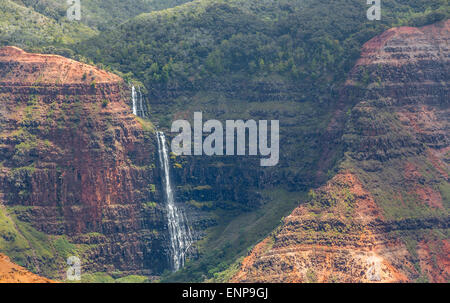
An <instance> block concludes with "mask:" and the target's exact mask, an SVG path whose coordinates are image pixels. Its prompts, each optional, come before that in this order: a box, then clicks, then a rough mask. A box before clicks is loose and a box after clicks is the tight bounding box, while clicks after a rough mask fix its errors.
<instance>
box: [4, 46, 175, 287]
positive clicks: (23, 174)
mask: <svg viewBox="0 0 450 303" xmlns="http://www.w3.org/2000/svg"><path fill="white" fill-rule="evenodd" d="M129 96H130V92H129V89H128V88H127V87H126V85H125V84H124V83H123V81H122V80H121V79H120V78H119V77H118V76H116V75H113V74H110V73H107V72H105V71H101V70H99V69H97V68H95V67H92V66H88V65H85V64H82V63H79V62H75V61H73V60H69V59H66V58H63V57H60V56H54V55H38V54H29V53H26V52H24V51H22V50H20V49H18V48H14V47H6V48H3V49H0V206H2V207H1V209H0V215H1V216H2V217H3V218H5V222H8V225H7V227H5V228H3V229H2V230H1V233H0V244H1V245H0V250H1V251H2V252H3V253H5V254H7V255H8V256H9V257H11V258H12V259H14V261H17V262H18V263H19V264H21V265H24V266H26V267H27V268H29V269H31V270H33V271H34V272H36V273H40V274H44V275H45V276H48V277H52V278H63V277H64V275H65V271H66V268H67V264H66V258H67V257H68V256H71V255H77V256H80V257H81V259H82V267H83V270H84V271H85V272H96V271H99V272H108V273H111V272H116V273H118V274H119V275H125V274H129V273H142V274H149V275H151V274H155V273H160V272H161V271H162V270H164V269H165V268H167V266H168V264H167V246H166V244H165V243H166V241H165V240H164V238H165V237H166V234H167V233H166V225H165V219H164V214H163V209H164V205H160V203H159V201H162V200H163V199H160V193H159V190H158V188H159V182H157V181H156V180H159V177H158V176H157V174H159V172H158V170H157V169H155V163H157V161H156V158H155V157H156V148H155V141H154V136H153V133H152V129H151V128H152V126H151V124H150V123H149V122H147V121H144V120H137V119H136V118H135V117H134V116H133V115H132V114H131V110H130V107H129V105H127V103H129V102H130V101H129V100H130V97H129Z"/></svg>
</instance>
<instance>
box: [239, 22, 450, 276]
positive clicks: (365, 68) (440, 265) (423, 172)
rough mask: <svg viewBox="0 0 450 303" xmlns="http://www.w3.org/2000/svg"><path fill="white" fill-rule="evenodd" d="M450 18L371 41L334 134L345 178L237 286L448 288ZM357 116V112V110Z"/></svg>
mask: <svg viewBox="0 0 450 303" xmlns="http://www.w3.org/2000/svg"><path fill="white" fill-rule="evenodd" d="M449 30H450V21H448V20H447V21H445V22H440V23H437V24H434V25H431V26H426V27H423V28H409V27H401V28H393V29H390V30H388V31H387V32H385V33H383V34H382V35H380V36H378V37H375V38H374V39H372V40H370V41H369V42H368V43H366V44H365V46H364V48H363V52H362V55H361V59H360V60H359V61H358V62H357V64H356V66H355V67H354V69H353V70H352V72H351V74H350V77H349V79H348V81H347V83H346V87H345V88H343V89H342V92H341V96H340V98H339V100H338V102H339V103H340V104H341V105H342V108H343V110H341V111H338V112H337V113H336V116H335V118H334V119H333V120H332V122H331V123H330V127H329V128H328V137H329V139H330V143H327V144H328V147H327V146H325V148H324V151H325V152H324V155H323V158H324V159H326V156H327V152H326V151H327V150H332V147H333V146H336V145H337V144H336V143H337V141H339V140H341V141H342V142H343V143H344V145H345V146H344V160H343V161H342V163H341V165H340V168H339V173H338V174H337V175H336V176H335V177H334V178H333V179H331V180H330V181H329V182H328V183H327V184H326V185H325V186H323V187H320V188H319V189H317V190H315V191H314V192H311V202H310V203H308V204H306V205H302V206H299V207H298V208H297V209H296V210H294V212H292V214H291V215H290V216H289V217H287V218H286V219H285V220H284V224H283V225H282V226H281V227H280V228H279V229H278V230H276V231H274V232H273V234H272V236H271V237H269V238H267V239H266V240H264V241H263V242H261V243H260V244H258V245H257V246H256V247H255V248H254V250H253V251H252V253H251V254H250V255H249V256H248V257H247V258H246V259H245V260H244V261H243V263H242V266H241V270H240V271H239V272H238V273H237V274H236V275H235V276H234V277H233V279H232V280H233V281H246V282H249V281H251V282H255V281H264V282H280V281H283V282H305V281H318V282H331V281H341V282H380V281H381V282H400V281H415V280H418V281H433V282H447V281H448V279H449V277H450V267H449V253H450V252H449V237H448V231H449V223H450V217H449V209H450V205H449V200H450V197H449V196H448V186H449V183H448V181H449V180H448V169H449V167H448V163H449V158H448V152H449V150H450V146H449V127H450V125H449V116H450V112H449V108H450V106H449V98H448V96H449V85H448V82H449V68H450V64H449V63H450V61H449V45H450V43H449V40H450V32H449ZM350 109H351V110H350Z"/></svg>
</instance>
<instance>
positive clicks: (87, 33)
mask: <svg viewBox="0 0 450 303" xmlns="http://www.w3.org/2000/svg"><path fill="white" fill-rule="evenodd" d="M0 12H1V13H0V45H15V46H22V47H24V46H32V45H60V44H69V43H74V42H77V41H80V40H83V39H87V38H89V37H92V36H93V35H95V33H96V32H95V31H94V30H92V29H90V28H88V27H87V26H85V25H82V24H77V23H69V22H66V21H64V20H63V21H61V22H57V21H56V20H55V19H52V18H49V17H46V16H44V15H42V14H40V13H38V12H36V11H35V10H34V9H32V8H28V7H25V6H22V5H18V4H16V3H14V2H13V1H11V0H0Z"/></svg>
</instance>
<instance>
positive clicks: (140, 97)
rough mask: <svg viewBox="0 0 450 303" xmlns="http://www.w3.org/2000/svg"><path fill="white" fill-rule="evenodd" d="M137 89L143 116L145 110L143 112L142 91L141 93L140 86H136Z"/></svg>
mask: <svg viewBox="0 0 450 303" xmlns="http://www.w3.org/2000/svg"><path fill="white" fill-rule="evenodd" d="M138 91H139V104H140V106H141V115H142V116H141V117H142V118H145V112H144V104H143V101H142V93H141V88H140V87H139V86H138Z"/></svg>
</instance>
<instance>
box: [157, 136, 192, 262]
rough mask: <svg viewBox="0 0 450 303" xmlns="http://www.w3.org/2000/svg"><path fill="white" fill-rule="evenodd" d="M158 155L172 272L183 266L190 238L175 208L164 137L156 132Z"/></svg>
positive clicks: (181, 217)
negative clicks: (164, 199)
mask: <svg viewBox="0 0 450 303" xmlns="http://www.w3.org/2000/svg"><path fill="white" fill-rule="evenodd" d="M157 137H158V154H159V163H160V166H161V171H162V174H163V182H162V183H163V187H164V191H165V198H166V209H167V218H168V226H169V235H170V250H171V261H172V268H173V270H174V271H177V270H178V269H180V268H182V267H183V266H184V261H185V257H186V252H187V250H188V249H189V248H190V246H191V244H192V236H191V233H190V231H189V227H188V226H187V219H186V218H185V216H184V213H183V212H182V211H181V210H180V209H178V208H177V206H176V205H175V201H174V195H173V190H172V185H171V183H170V163H169V154H168V151H167V144H166V137H165V135H164V133H163V132H157Z"/></svg>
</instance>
